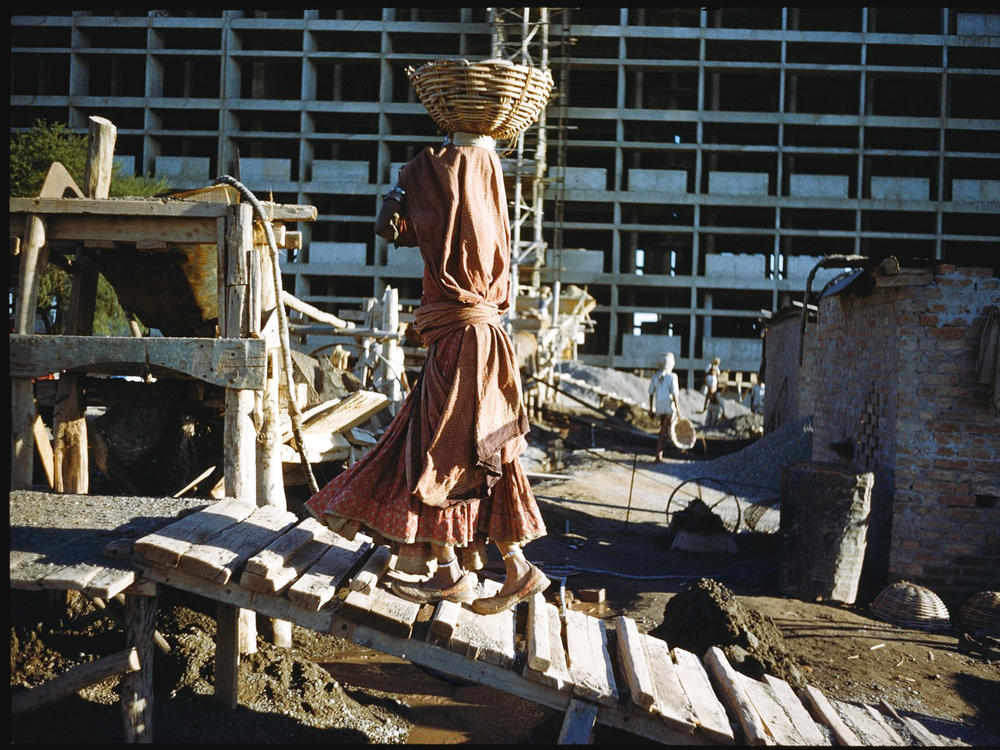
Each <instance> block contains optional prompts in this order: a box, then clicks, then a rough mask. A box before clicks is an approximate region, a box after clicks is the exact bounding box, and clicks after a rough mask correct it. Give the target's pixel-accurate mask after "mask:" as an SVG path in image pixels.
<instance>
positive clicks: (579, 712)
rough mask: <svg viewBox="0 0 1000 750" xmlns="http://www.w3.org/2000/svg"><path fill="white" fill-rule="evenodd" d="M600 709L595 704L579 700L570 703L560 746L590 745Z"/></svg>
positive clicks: (560, 732) (564, 720) (560, 735)
mask: <svg viewBox="0 0 1000 750" xmlns="http://www.w3.org/2000/svg"><path fill="white" fill-rule="evenodd" d="M597 712H598V708H597V706H595V705H594V704H593V703H587V702H585V701H581V700H577V699H576V698H574V699H573V700H571V701H570V702H569V708H567V709H566V714H565V716H564V717H563V723H562V727H561V728H560V730H559V744H560V745H589V744H590V741H591V739H592V738H593V736H594V724H595V723H597Z"/></svg>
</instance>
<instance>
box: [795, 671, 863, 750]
mask: <svg viewBox="0 0 1000 750" xmlns="http://www.w3.org/2000/svg"><path fill="white" fill-rule="evenodd" d="M799 697H800V698H802V703H803V704H804V705H805V706H806V708H808V709H809V713H811V714H812V715H813V718H814V719H816V721H818V722H819V723H821V724H822V725H823V726H825V727H828V728H829V729H830V731H831V732H833V737H834V739H835V740H836V741H837V744H838V745H846V746H849V747H850V746H857V745H863V744H864V743H863V742H862V741H861V740H860V739H858V737H857V735H855V734H854V732H853V731H852V730H851V728H850V727H848V726H847V724H845V723H844V720H843V719H841V718H840V714H838V713H837V711H836V709H835V708H834V707H833V706H832V705H831V704H830V701H829V700H828V699H827V697H826V696H825V695H823V693H822V692H820V690H819V688H815V687H813V686H812V685H806V686H805V687H804V688H802V690H800V691H799Z"/></svg>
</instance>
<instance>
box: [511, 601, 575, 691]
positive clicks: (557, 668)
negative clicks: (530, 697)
mask: <svg viewBox="0 0 1000 750" xmlns="http://www.w3.org/2000/svg"><path fill="white" fill-rule="evenodd" d="M543 604H544V608H543V609H544V611H545V619H546V621H547V622H548V652H549V666H548V667H547V668H546V669H545V670H537V669H533V668H532V667H531V665H530V664H525V666H524V671H523V674H524V676H525V677H527V678H529V679H532V680H535V681H536V682H540V683H542V684H545V685H549V686H550V687H553V688H555V689H556V690H564V691H565V690H572V689H573V678H572V677H571V676H570V673H569V667H568V665H567V662H566V649H565V647H564V646H563V639H562V619H561V618H560V617H559V610H558V609H557V608H556V607H555V605H553V604H549V603H548V602H543ZM538 635H539V637H541V636H542V634H541V633H539V634H538Z"/></svg>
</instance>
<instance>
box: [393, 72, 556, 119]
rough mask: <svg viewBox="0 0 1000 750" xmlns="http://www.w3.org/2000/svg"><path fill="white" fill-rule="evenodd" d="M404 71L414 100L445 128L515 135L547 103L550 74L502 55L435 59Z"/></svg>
mask: <svg viewBox="0 0 1000 750" xmlns="http://www.w3.org/2000/svg"><path fill="white" fill-rule="evenodd" d="M406 74H407V76H408V77H409V79H410V83H411V84H412V85H413V88H414V90H415V91H416V92H417V96H418V97H419V98H420V103H421V104H423V105H424V107H425V108H426V109H427V111H428V112H429V113H430V116H431V117H432V118H433V119H434V122H436V123H437V124H438V126H439V127H441V129H442V130H444V131H445V132H447V133H449V134H450V133H455V132H466V133H477V134H479V135H488V136H490V137H492V138H497V139H508V138H514V137H516V136H517V135H518V134H519V133H520V132H521V131H523V130H525V129H526V128H527V127H529V126H530V125H531V124H532V123H533V122H534V121H535V120H537V119H538V116H539V114H540V113H541V111H542V109H543V108H544V107H545V104H546V102H548V99H549V94H550V93H551V92H552V74H551V73H550V72H549V71H548V70H542V69H540V68H534V67H531V66H528V65H516V64H514V63H512V62H510V61H508V60H483V61H481V62H469V61H468V60H437V61H434V62H428V63H425V64H424V65H421V66H420V67H418V68H412V67H411V68H407V69H406Z"/></svg>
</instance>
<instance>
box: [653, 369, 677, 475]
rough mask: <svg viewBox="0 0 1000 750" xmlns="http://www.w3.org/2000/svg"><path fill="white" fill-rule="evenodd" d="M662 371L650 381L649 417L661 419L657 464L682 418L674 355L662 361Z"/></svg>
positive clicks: (657, 441) (657, 444)
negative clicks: (671, 432)
mask: <svg viewBox="0 0 1000 750" xmlns="http://www.w3.org/2000/svg"><path fill="white" fill-rule="evenodd" d="M660 362H661V364H660V369H659V371H658V372H657V373H656V374H655V375H653V377H652V378H651V379H650V381H649V416H651V417H659V419H660V434H659V436H658V437H657V440H656V463H660V462H661V461H662V460H663V452H664V451H665V450H666V448H667V443H668V442H669V441H670V428H671V427H672V426H673V423H674V421H675V420H676V419H677V418H679V417H680V395H681V388H680V383H679V382H678V380H677V373H675V372H674V355H673V354H671V353H670V352H667V353H666V354H664V355H663V357H662V358H661V360H660Z"/></svg>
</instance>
